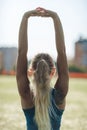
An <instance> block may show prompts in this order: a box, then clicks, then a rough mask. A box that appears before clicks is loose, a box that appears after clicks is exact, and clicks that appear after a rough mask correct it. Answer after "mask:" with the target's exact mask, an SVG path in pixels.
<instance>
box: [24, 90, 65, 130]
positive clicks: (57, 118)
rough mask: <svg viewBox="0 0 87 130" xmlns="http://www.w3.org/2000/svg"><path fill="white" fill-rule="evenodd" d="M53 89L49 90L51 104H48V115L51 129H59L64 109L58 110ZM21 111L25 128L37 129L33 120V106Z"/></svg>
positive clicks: (29, 129)
mask: <svg viewBox="0 0 87 130" xmlns="http://www.w3.org/2000/svg"><path fill="white" fill-rule="evenodd" d="M54 92H55V89H52V92H51V97H50V99H51V105H50V106H49V111H50V112H49V116H50V123H51V130H59V129H60V125H61V118H62V114H63V111H64V110H60V109H59V108H58V107H57V106H56V103H55V99H54ZM23 112H24V114H25V117H26V123H27V130H38V127H37V124H36V122H35V118H34V116H35V107H33V108H30V109H23Z"/></svg>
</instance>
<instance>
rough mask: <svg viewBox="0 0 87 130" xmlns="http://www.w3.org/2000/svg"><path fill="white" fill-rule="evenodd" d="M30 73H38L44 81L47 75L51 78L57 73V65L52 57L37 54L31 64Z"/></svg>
mask: <svg viewBox="0 0 87 130" xmlns="http://www.w3.org/2000/svg"><path fill="white" fill-rule="evenodd" d="M29 72H30V75H32V74H34V72H37V74H38V76H40V79H41V77H43V80H44V76H45V75H48V76H50V77H51V76H52V75H53V74H54V73H55V65H54V62H53V59H52V57H51V56H50V55H49V54H46V53H40V54H37V55H36V56H35V57H34V59H33V60H32V62H31V65H30V69H29Z"/></svg>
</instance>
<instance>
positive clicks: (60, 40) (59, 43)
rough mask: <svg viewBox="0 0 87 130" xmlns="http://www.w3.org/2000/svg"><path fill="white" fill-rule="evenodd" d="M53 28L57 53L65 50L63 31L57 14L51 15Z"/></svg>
mask: <svg viewBox="0 0 87 130" xmlns="http://www.w3.org/2000/svg"><path fill="white" fill-rule="evenodd" d="M53 22H54V29H55V40H56V49H57V53H58V54H60V53H64V52H65V41H64V33H63V27H62V24H61V21H60V19H59V17H58V15H57V14H55V15H54V17H53Z"/></svg>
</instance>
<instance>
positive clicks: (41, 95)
mask: <svg viewBox="0 0 87 130" xmlns="http://www.w3.org/2000/svg"><path fill="white" fill-rule="evenodd" d="M53 67H54V63H53V60H52V58H51V57H50V56H49V55H48V54H44V53H41V54H38V55H36V56H35V58H34V59H33V61H32V68H33V69H34V70H35V73H34V83H35V90H34V91H35V93H34V101H35V121H36V123H37V126H38V130H51V124H50V118H49V106H50V93H51V87H50V73H51V70H52V68H53Z"/></svg>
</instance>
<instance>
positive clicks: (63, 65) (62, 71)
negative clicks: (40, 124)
mask: <svg viewBox="0 0 87 130" xmlns="http://www.w3.org/2000/svg"><path fill="white" fill-rule="evenodd" d="M32 16H34V17H35V16H41V17H44V18H46V17H51V18H52V19H53V23H54V29H55V41H56V50H57V54H58V57H57V68H58V79H57V81H56V84H55V86H54V87H55V89H56V92H55V102H56V105H57V106H58V108H60V109H64V108H65V101H66V95H67V92H68V81H69V76H68V65H67V57H66V51H65V42H64V34H63V29H62V25H61V22H60V19H59V17H58V15H57V13H55V12H53V11H50V10H46V9H44V8H41V7H39V8H37V9H35V10H32V11H28V12H26V13H25V14H24V16H23V18H22V21H21V25H20V29H19V47H18V60H17V75H16V78H17V85H18V91H19V94H20V97H21V104H22V108H24V109H27V108H32V107H33V106H34V103H33V94H32V92H31V91H30V81H29V79H28V76H27V51H28V40H27V26H28V19H29V18H30V17H32ZM51 75H53V71H52V73H51Z"/></svg>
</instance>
